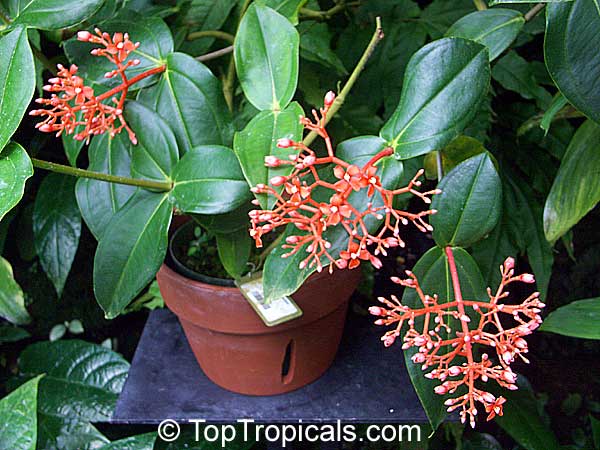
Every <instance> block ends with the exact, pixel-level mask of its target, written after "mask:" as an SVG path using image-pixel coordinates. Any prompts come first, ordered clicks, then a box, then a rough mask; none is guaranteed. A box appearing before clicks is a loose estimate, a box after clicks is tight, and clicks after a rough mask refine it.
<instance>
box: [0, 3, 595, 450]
mask: <svg viewBox="0 0 600 450" xmlns="http://www.w3.org/2000/svg"><path fill="white" fill-rule="evenodd" d="M151 3H152V2H149V1H141V0H140V1H137V0H131V1H125V2H116V1H112V2H111V1H103V0H85V1H81V2H76V4H73V2H67V1H66V0H52V1H49V2H48V1H42V0H28V1H24V0H9V1H4V2H1V3H0V12H1V14H0V18H1V19H2V22H3V25H1V26H0V33H1V37H0V124H1V126H0V177H1V178H0V181H2V182H1V183H0V200H1V202H0V219H2V220H3V221H6V220H7V218H10V215H11V211H12V210H13V208H15V206H16V205H17V204H18V203H19V202H20V201H21V198H22V197H23V195H24V191H25V183H26V181H27V180H28V179H29V178H30V177H31V176H32V175H33V169H34V168H35V169H40V170H43V171H51V172H52V173H50V174H48V175H46V176H45V177H44V178H43V180H42V182H41V184H40V185H39V188H38V189H37V194H36V196H35V200H34V203H33V210H32V212H31V217H32V228H33V232H34V241H35V252H36V253H37V255H38V256H39V257H40V263H41V266H42V268H43V269H44V271H45V272H46V274H47V275H48V277H49V279H50V280H51V281H52V283H53V285H54V287H55V288H56V291H57V293H58V295H59V296H60V294H61V292H62V291H63V288H64V285H65V282H66V279H67V276H68V274H69V272H70V270H71V266H72V263H73V260H74V257H75V253H76V250H77V246H78V242H79V238H80V235H81V229H82V224H81V219H83V221H84V222H85V224H86V226H87V227H88V228H89V230H90V231H91V233H92V234H93V235H94V237H95V238H96V239H97V240H98V247H97V250H96V253H95V258H94V262H93V264H94V286H93V288H94V293H95V297H96V299H97V301H98V303H99V304H100V306H101V308H102V309H103V310H104V312H105V314H106V316H107V317H109V318H114V317H116V316H117V315H119V314H121V313H122V312H123V311H124V310H125V308H126V307H127V305H128V304H129V303H130V302H131V301H132V300H133V299H134V298H135V297H136V296H137V295H138V294H139V293H140V292H141V291H142V290H143V289H144V288H145V287H146V286H147V285H148V284H149V283H150V282H151V281H152V279H153V278H154V276H155V274H156V272H157V270H158V268H159V267H160V265H161V264H162V262H163V260H164V258H165V254H166V249H167V237H168V234H167V233H168V230H169V227H170V224H171V220H172V217H173V214H174V213H175V214H185V215H191V216H192V217H193V218H194V220H195V221H196V222H197V224H198V225H199V226H200V227H202V228H203V229H205V230H207V231H208V232H210V233H211V234H214V235H215V236H216V243H217V246H218V253H219V256H220V259H221V262H222V264H223V266H224V267H225V269H226V270H227V271H228V272H229V274H230V275H231V276H232V277H234V278H235V277H240V276H241V275H244V274H245V273H246V272H247V271H248V270H249V267H250V266H248V264H247V261H248V260H249V258H250V255H251V253H252V252H253V251H254V250H253V247H258V248H259V249H260V250H259V251H260V252H262V253H261V255H260V258H259V259H258V261H259V266H253V267H252V270H262V271H263V274H262V276H263V286H264V291H265V296H266V297H267V299H276V298H278V297H281V296H285V295H289V294H292V293H294V292H295V291H296V290H297V289H298V288H299V287H300V286H301V285H302V283H303V282H304V281H305V280H306V279H307V278H308V277H309V276H310V275H311V274H312V273H313V272H314V271H321V270H329V271H333V270H356V269H357V267H359V266H360V265H361V264H363V263H368V264H371V265H372V266H374V267H375V268H376V269H378V268H381V266H382V265H383V264H384V262H385V258H384V256H385V255H386V253H387V252H389V251H390V249H393V248H394V247H400V246H404V245H406V246H409V247H410V245H411V242H409V241H407V239H406V238H405V237H404V236H405V233H404V232H405V227H412V226H415V227H416V228H417V229H418V230H420V231H422V232H424V233H431V236H432V238H433V241H434V244H435V245H434V246H433V248H431V249H430V250H429V251H427V252H426V253H425V254H424V255H423V256H422V257H421V258H420V259H419V260H418V261H417V262H416V264H415V266H414V267H413V268H412V270H411V271H409V272H407V273H406V274H397V277H395V278H394V279H393V281H394V282H395V283H396V284H398V285H399V286H402V287H404V291H403V293H402V295H401V298H399V297H396V296H393V295H392V296H387V297H385V298H381V299H380V301H381V304H380V305H378V306H374V307H372V308H371V309H370V311H371V313H372V314H374V315H376V316H378V318H377V322H376V323H377V324H379V325H388V326H393V328H392V329H390V330H389V331H387V332H386V334H385V335H384V336H383V338H382V339H383V342H384V344H385V345H391V344H393V343H394V342H395V341H396V340H401V341H402V345H403V346H404V349H405V357H406V363H407V367H408V371H409V373H410V376H411V380H412V382H413V385H414V387H415V389H416V391H417V393H418V394H419V398H420V400H421V402H422V403H423V406H424V408H425V411H426V413H427V415H428V417H429V420H430V422H431V425H432V427H433V428H437V426H439V425H440V423H441V422H442V421H443V420H444V419H445V417H446V415H447V413H448V412H452V411H454V410H458V411H459V413H460V416H461V418H462V419H463V421H469V422H470V423H471V424H474V422H475V417H476V415H477V404H478V403H481V404H482V405H483V406H484V408H483V410H482V411H481V412H482V413H483V411H484V410H485V412H486V413H487V416H488V418H489V419H492V418H494V417H496V418H498V420H499V423H500V424H501V425H503V426H505V427H506V428H507V429H509V430H512V431H511V433H512V434H513V436H514V437H515V439H517V440H519V441H520V442H521V443H523V445H524V446H526V447H527V448H553V447H554V446H555V444H556V442H555V440H554V438H553V436H552V434H551V433H546V432H545V431H544V430H545V428H544V425H543V423H542V422H541V421H540V420H538V419H532V420H531V421H529V422H528V424H525V425H524V424H523V423H518V424H517V425H515V422H518V421H515V420H514V415H513V416H511V414H510V412H509V411H510V407H507V408H506V409H505V410H504V411H503V404H504V403H505V401H506V400H507V399H508V401H509V404H510V402H511V401H512V400H515V402H516V403H517V404H518V401H519V400H518V397H515V396H514V393H512V391H513V390H516V389H517V387H518V386H519V387H521V386H523V385H522V384H520V381H519V378H520V377H518V375H517V374H516V372H514V371H513V369H512V368H511V367H510V365H511V363H513V362H514V360H516V359H523V360H524V359H526V356H525V354H526V353H527V351H528V347H527V343H526V342H525V340H524V338H523V337H524V336H526V335H529V334H530V333H531V332H532V331H533V330H535V329H537V328H538V327H539V325H540V323H541V318H540V314H541V308H543V307H544V306H545V305H544V302H545V301H546V297H547V295H548V291H549V289H548V286H549V280H550V275H551V270H552V264H553V258H554V256H553V252H552V248H553V246H554V245H557V246H561V245H562V246H564V247H565V248H567V249H569V250H571V246H572V235H571V233H570V229H571V227H573V226H574V225H575V224H577V223H578V222H579V221H580V220H581V219H582V218H583V217H584V216H585V215H586V214H587V213H588V212H589V211H590V210H591V209H592V208H593V207H594V206H595V205H596V204H597V202H598V200H600V196H599V194H598V192H599V189H598V183H597V182H596V178H597V177H596V172H597V165H598V163H597V159H598V158H597V156H596V153H597V152H596V150H597V146H598V144H597V143H598V142H599V141H600V139H598V138H599V135H600V128H599V126H600V125H598V121H599V118H600V106H599V105H600V100H599V97H598V95H599V93H598V92H599V91H598V89H596V86H597V80H598V79H599V76H600V73H599V69H598V68H599V67H600V63H599V59H598V58H600V56H599V54H598V52H597V51H596V49H597V48H598V47H599V46H600V41H599V39H600V38H599V36H600V35H598V33H597V32H596V30H597V29H598V28H600V8H598V5H597V2H595V1H594V0H573V1H556V2H553V1H548V2H544V3H540V4H537V5H527V3H528V2H526V1H516V0H512V1H511V2H508V1H507V2H503V1H494V2H489V3H490V5H486V4H485V3H484V2H483V1H481V0H477V1H475V2H472V1H470V0H464V1H463V0H460V1H452V2H445V1H443V0H436V1H433V2H421V3H427V6H426V7H424V8H421V7H420V6H419V5H417V3H415V2H412V1H401V2H400V1H399V2H389V4H386V2H380V1H373V2H363V3H364V4H363V5H357V4H355V2H345V1H336V2H333V3H332V4H329V3H330V2H322V3H327V6H328V8H321V6H322V5H320V4H319V3H318V2H316V1H314V0H311V1H306V0H304V1H302V0H297V1H277V0H255V1H245V2H236V1H229V0H228V1H223V2H219V5H218V8H217V5H216V3H215V4H214V5H213V4H212V2H202V1H177V2H172V3H173V4H172V5H168V6H165V5H153V9H148V7H149V6H152V5H151ZM356 3H360V2H356ZM48 4H50V7H48ZM497 4H500V5H499V6H497ZM211 5H212V6H211ZM421 6H423V5H421ZM211 7H214V14H209V11H212V10H211V9H210V8H211ZM203 8H204V9H203ZM342 13H344V14H348V24H347V26H346V27H345V28H344V27H341V28H340V29H339V30H338V29H335V30H334V29H333V28H330V27H328V25H326V24H325V23H324V21H327V20H330V19H332V17H335V16H336V15H337V16H338V17H339V15H341V14H342ZM379 14H381V15H383V23H382V22H381V21H380V20H379V19H378V20H377V21H376V20H375V16H377V15H379ZM544 15H545V23H544ZM300 19H302V20H300ZM334 31H335V32H337V31H339V35H336V36H335V38H334ZM543 33H544V42H543V57H544V63H542V62H541V61H534V60H528V59H526V58H525V57H528V52H529V51H530V47H535V45H536V44H538V45H542V44H541V43H540V42H539V38H540V37H541V35H542V34H543ZM384 35H385V36H384ZM42 37H43V39H42ZM215 40H217V41H216V42H219V43H221V42H225V43H226V44H227V46H226V47H219V48H218V49H216V50H214V49H213V47H214V45H213V44H214V42H215ZM332 41H333V42H335V44H336V48H335V51H334V50H333V49H332V48H331V42H332ZM42 42H44V43H47V42H54V43H56V42H58V43H60V44H61V46H62V48H63V49H64V56H62V55H61V56H60V57H59V58H58V60H57V61H49V60H48V58H46V57H45V56H44V51H43V50H45V49H44V47H43V46H42V44H41V43H42ZM46 45H47V44H46ZM523 46H526V50H527V51H522V49H523ZM540 49H541V47H540ZM211 50H212V51H211ZM524 56H525V57H524ZM55 62H58V63H59V64H58V65H56V64H54V63H55ZM209 66H210V67H211V68H212V69H213V70H211V69H209ZM317 66H318V67H320V68H321V70H320V71H318V70H314V69H315V67H317ZM352 67H354V69H353V70H352V71H351V72H349V71H348V70H347V69H349V68H352ZM45 72H51V73H52V75H51V76H49V77H45V78H47V79H48V81H47V83H46V84H44V83H42V82H41V78H42V74H44V75H46V73H45ZM342 82H343V84H342ZM36 86H37V87H38V91H39V92H38V95H35V96H36V97H39V98H38V99H37V100H36V103H37V104H36V105H30V104H31V100H32V98H33V97H34V93H35V90H36ZM502 95H514V96H515V98H518V100H515V101H514V102H513V103H511V104H510V105H506V104H499V103H498V101H497V98H504V97H501V96H502ZM301 105H303V106H304V107H307V108H309V109H307V110H306V111H305V110H304V109H303V106H301ZM312 106H314V107H315V110H310V108H311V107H312ZM27 112H29V114H30V115H31V116H33V119H35V120H36V121H37V122H36V124H35V125H34V124H33V123H31V122H29V121H28V120H24V119H23V118H24V117H26V116H25V114H26V113H27ZM492 112H493V114H492ZM569 120H570V121H569ZM584 120H585V121H584ZM330 121H331V122H330ZM34 127H35V128H37V130H38V131H39V132H41V133H39V134H38V136H43V135H42V133H49V134H51V135H54V136H56V137H57V138H60V142H61V143H62V149H63V150H64V155H63V154H54V155H51V156H52V157H50V158H45V159H42V158H41V157H40V155H39V154H38V153H42V152H39V151H38V150H39V148H38V145H37V144H36V140H35V139H41V137H37V138H34V139H33V140H32V139H28V136H30V135H31V134H32V133H33V132H34ZM326 127H327V128H326ZM575 127H578V128H577V129H576V131H575ZM18 128H19V132H18V133H16V134H15V132H16V131H17V129H18ZM499 130H500V131H499ZM506 130H510V131H506ZM305 131H307V132H306V133H305ZM501 131H502V132H501ZM506 136H509V137H508V138H507V137H506ZM317 137H318V138H320V140H319V141H315V139H316V138H317ZM25 141H28V142H29V143H30V146H31V148H27V149H25V148H24V147H23V146H21V145H20V144H19V142H25ZM56 147H57V148H60V146H56ZM56 161H62V162H56ZM65 161H66V162H67V163H64V162H65ZM82 161H84V162H87V167H86V168H83V167H80V166H82ZM409 197H412V199H413V200H414V201H411V203H410V204H408V198H409ZM407 205H409V206H407ZM271 236H273V238H272V240H270V241H267V239H270V238H271ZM263 241H264V245H263ZM561 248H562V247H561ZM517 255H523V256H526V259H527V262H528V265H529V267H530V268H531V271H532V272H533V274H528V273H523V272H525V271H526V270H527V269H526V267H525V265H524V267H523V270H519V273H521V274H520V275H518V274H517V272H516V270H515V267H516V265H517V262H516V261H515V259H514V257H516V256H517ZM0 262H1V264H0V277H1V278H0V279H2V280H3V283H2V287H1V288H0V296H1V298H0V306H1V309H0V313H1V315H2V317H4V318H6V319H8V320H9V321H11V322H13V323H16V324H25V323H27V322H28V321H29V320H30V317H29V313H28V312H27V310H26V309H25V306H24V299H23V295H22V292H20V288H19V286H18V285H17V283H16V282H15V281H14V278H13V274H12V270H11V267H10V264H9V263H8V262H7V261H5V260H1V261H0ZM523 262H524V261H523ZM498 268H500V269H499V270H498ZM534 275H535V277H534ZM520 282H522V283H525V289H524V290H523V289H521V288H522V287H523V286H521V288H519V290H518V293H519V295H521V294H523V295H524V300H523V301H522V302H521V303H517V304H515V303H514V302H513V303H511V302H510V301H507V300H505V299H506V297H507V295H508V292H507V290H506V288H507V287H508V286H509V285H510V287H511V289H513V286H515V285H517V283H520ZM534 282H535V283H537V291H535V292H534V291H533V290H532V289H531V290H530V291H528V290H527V285H530V284H532V283H534ZM487 286H490V287H492V289H490V288H488V289H487V290H486V287H487ZM522 291H523V292H524V293H523V292H522ZM594 311H597V301H596V300H595V299H590V300H583V301H582V302H577V303H576V304H573V305H569V306H566V307H564V308H561V311H557V312H556V313H554V314H552V315H551V316H550V318H549V320H548V321H547V324H548V325H544V326H542V329H544V328H546V329H547V330H548V331H554V332H562V333H565V334H569V335H577V336H580V337H595V338H598V335H597V330H596V331H594V330H593V329H592V327H589V329H588V328H586V327H585V326H583V327H574V326H573V324H572V320H574V319H572V318H574V317H575V318H577V320H578V321H582V322H583V323H585V321H586V320H589V314H591V313H593V312H594ZM596 314H597V312H596ZM564 317H567V318H568V320H565V319H564ZM586 318H587V319H586ZM559 319H560V320H559ZM561 323H562V324H561ZM36 382H37V381H33V382H32V384H31V385H29V387H31V388H32V387H33V386H34V385H35V383H36ZM475 382H477V384H476V383H475ZM42 383H43V381H42ZM498 388H500V389H498ZM503 412H504V413H505V414H504V416H502V413H503ZM532 414H533V413H532ZM500 416H502V417H500ZM536 417H537V416H536ZM521 422H523V421H521ZM528 426H529V427H530V428H527V427H528ZM515 430H516V431H515ZM540 430H542V431H541V432H540ZM532 441H535V442H534V443H533V444H532V443H531V442H532Z"/></svg>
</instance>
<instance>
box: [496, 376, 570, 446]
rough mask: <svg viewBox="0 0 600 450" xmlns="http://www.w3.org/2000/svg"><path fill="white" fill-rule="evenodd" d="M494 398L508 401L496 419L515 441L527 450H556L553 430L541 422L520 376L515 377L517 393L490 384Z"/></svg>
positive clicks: (534, 403) (526, 383)
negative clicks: (499, 397) (501, 413)
mask: <svg viewBox="0 0 600 450" xmlns="http://www.w3.org/2000/svg"><path fill="white" fill-rule="evenodd" d="M492 386H493V388H494V390H493V391H492V392H494V391H496V395H502V396H503V397H505V398H506V400H507V402H506V404H505V405H504V414H503V415H502V416H496V423H498V425H500V426H501V427H502V428H503V429H504V431H506V432H507V433H508V434H509V435H510V436H511V437H512V438H513V439H514V440H515V441H517V442H518V443H519V444H520V445H521V446H523V448H525V449H526V450H548V449H558V448H560V445H559V443H558V441H557V439H556V436H555V435H554V433H553V432H552V430H551V429H550V428H549V427H548V426H547V425H546V424H545V423H544V420H543V419H542V417H541V416H540V414H539V412H538V406H537V401H536V398H535V394H534V392H533V390H532V389H531V385H530V384H529V382H528V381H527V379H526V378H525V377H523V375H519V376H518V378H517V386H518V387H519V389H518V390H516V391H509V390H506V389H502V390H501V389H500V388H498V387H497V386H496V385H492Z"/></svg>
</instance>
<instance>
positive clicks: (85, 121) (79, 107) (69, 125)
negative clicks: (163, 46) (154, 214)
mask: <svg viewBox="0 0 600 450" xmlns="http://www.w3.org/2000/svg"><path fill="white" fill-rule="evenodd" d="M94 31H95V34H92V33H90V32H89V31H80V32H79V33H77V39H78V40H79V41H82V42H89V43H92V44H98V45H101V46H102V47H100V48H95V49H93V50H92V51H91V54H92V55H94V56H102V57H105V58H107V59H108V60H109V61H110V62H111V63H113V64H114V65H115V66H116V69H114V70H111V71H110V72H107V73H106V74H105V75H104V76H105V77H106V78H113V77H115V76H118V77H120V78H121V80H122V82H121V84H120V85H119V86H117V87H115V88H113V89H111V90H109V91H107V92H105V93H103V94H101V95H98V96H96V95H95V94H94V89H93V88H91V87H90V86H86V85H85V83H84V80H83V79H82V78H81V77H80V76H78V75H77V71H78V68H77V66H76V65H75V64H72V65H71V66H70V67H69V68H66V67H64V66H62V65H61V64H59V65H58V66H57V67H58V73H57V75H56V77H54V78H50V79H49V80H48V82H49V83H50V84H48V85H46V86H44V90H45V91H48V92H51V96H50V98H38V99H37V100H36V102H37V103H39V104H42V105H45V106H47V107H48V109H37V110H33V111H31V112H30V113H29V114H30V115H32V116H45V119H44V120H43V121H42V122H40V123H38V124H37V125H36V128H37V129H39V130H40V131H43V132H45V133H56V136H57V137H58V136H60V135H61V134H62V133H66V134H74V138H75V139H77V140H86V141H89V139H90V137H92V136H93V135H96V134H102V133H105V132H107V131H108V132H109V133H110V135H111V136H113V137H114V136H115V135H116V134H117V133H120V132H121V131H122V130H123V129H125V130H127V133H128V135H129V139H130V140H131V141H132V142H133V143H134V144H136V143H137V139H136V137H135V133H134V132H133V130H131V128H130V127H129V126H128V125H127V122H126V121H125V118H124V117H123V107H124V104H125V99H126V97H127V91H128V89H129V87H130V86H131V85H133V84H135V83H137V82H138V81H140V80H142V79H144V78H146V77H148V76H150V75H153V74H155V73H160V72H163V71H164V70H165V67H164V66H160V67H156V68H154V69H150V70H148V71H146V72H144V73H142V74H140V75H137V76H136V77H133V78H131V79H129V78H128V77H127V75H126V73H125V71H126V70H127V69H128V68H130V67H132V66H137V65H138V64H140V60H139V59H132V60H130V61H126V60H127V58H128V57H129V55H130V53H131V52H133V51H135V50H136V49H137V48H138V47H139V45H140V43H139V42H135V43H134V42H132V41H131V40H130V38H129V35H128V34H127V33H114V34H113V35H112V36H111V35H110V34H108V33H105V32H102V31H101V30H99V29H98V28H96V29H95V30H94ZM108 99H110V100H111V101H112V103H113V105H110V104H107V103H103V101H104V100H108ZM77 113H81V117H80V118H78V117H77ZM78 127H83V129H82V130H81V131H77V129H78Z"/></svg>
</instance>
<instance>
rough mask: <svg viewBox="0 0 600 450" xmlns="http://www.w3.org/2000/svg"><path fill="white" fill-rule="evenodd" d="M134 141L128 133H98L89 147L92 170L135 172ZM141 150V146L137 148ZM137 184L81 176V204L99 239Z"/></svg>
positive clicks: (78, 195) (125, 175) (88, 222)
mask: <svg viewBox="0 0 600 450" xmlns="http://www.w3.org/2000/svg"><path fill="white" fill-rule="evenodd" d="M131 146H132V144H131V141H130V140H129V138H128V137H127V134H126V133H119V134H117V135H116V136H115V137H114V138H111V137H110V136H109V135H108V133H104V134H101V135H99V136H94V137H93V138H92V143H91V144H90V148H89V151H88V153H89V158H90V165H89V167H88V170H91V171H93V172H99V173H107V174H110V175H118V176H124V177H129V176H130V175H131V156H130V152H131ZM135 150H136V151H137V150H138V149H137V148H136V149H135ZM136 189H137V188H136V187H135V186H127V185H124V184H117V183H107V182H106V181H100V180H92V179H90V178H80V179H79V180H78V181H77V185H76V186H75V194H76V196H77V204H78V205H79V210H80V211H81V215H82V217H83V220H85V223H86V224H87V226H88V228H89V229H90V231H91V232H92V233H93V235H94V236H95V237H96V239H97V240H100V239H101V238H102V235H103V234H104V232H105V230H106V227H107V225H108V223H109V222H110V220H111V219H112V217H113V216H114V215H115V214H116V213H117V211H119V210H120V209H121V208H122V207H123V205H124V204H125V203H127V200H129V199H130V198H131V196H132V195H133V194H134V192H135V191H136Z"/></svg>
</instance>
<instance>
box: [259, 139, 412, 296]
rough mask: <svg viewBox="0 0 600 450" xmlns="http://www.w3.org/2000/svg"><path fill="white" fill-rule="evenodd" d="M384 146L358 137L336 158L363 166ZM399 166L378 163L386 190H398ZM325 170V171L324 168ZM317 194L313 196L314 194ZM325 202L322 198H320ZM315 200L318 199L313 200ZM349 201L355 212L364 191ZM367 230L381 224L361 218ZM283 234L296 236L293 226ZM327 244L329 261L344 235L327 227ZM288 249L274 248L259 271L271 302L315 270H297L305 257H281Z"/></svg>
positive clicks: (302, 254)
mask: <svg viewBox="0 0 600 450" xmlns="http://www.w3.org/2000/svg"><path fill="white" fill-rule="evenodd" d="M385 146H386V143H385V141H384V140H383V139H381V138H379V137H377V136H360V137H356V138H353V139H349V140H347V141H344V142H342V143H340V144H339V145H338V147H337V149H336V155H337V156H338V157H340V158H342V159H343V160H344V161H347V162H348V163H350V164H356V165H358V166H363V165H364V164H366V163H367V161H369V160H370V159H371V158H372V157H373V156H375V155H376V154H377V153H378V152H380V151H381V150H383V149H384V148H385ZM403 167H404V166H403V164H402V162H401V161H398V160H396V159H395V158H393V157H388V158H384V159H383V160H382V161H381V162H380V163H379V171H378V175H379V176H380V177H381V183H382V185H383V186H384V187H386V188H387V189H392V188H396V187H398V183H399V181H400V180H401V178H402V175H403ZM325 170H327V169H325ZM315 194H317V193H315ZM324 195H327V198H328V197H329V196H331V191H326V192H325V193H324ZM323 200H325V198H324V199H323ZM317 201H318V200H317ZM350 202H351V203H352V204H353V205H355V207H357V208H358V209H359V210H360V209H362V208H364V207H365V205H366V202H367V200H366V190H365V189H363V190H361V191H360V192H355V193H353V194H352V195H351V197H350ZM380 204H381V198H380V197H378V196H376V197H375V200H374V201H373V205H374V206H377V205H380ZM365 223H366V225H367V228H368V229H369V230H370V231H371V232H373V231H375V230H376V229H377V228H378V227H379V226H380V224H381V221H378V220H376V219H374V218H373V217H372V216H370V217H368V218H366V219H365ZM285 233H287V234H298V230H297V229H296V228H295V226H293V225H288V228H287V229H286V231H285ZM325 238H326V239H327V241H329V242H330V243H331V248H330V249H329V253H330V254H331V255H332V257H333V258H337V257H338V256H339V252H340V251H341V250H345V249H346V248H347V245H348V233H347V232H346V230H345V229H344V228H343V227H341V226H336V227H331V228H329V229H328V230H327V232H326V234H325ZM287 252H289V250H288V249H282V248H281V246H278V247H277V248H275V249H274V250H273V251H272V252H271V253H270V254H269V256H268V257H267V259H266V262H265V267H264V272H263V285H264V292H265V298H267V299H268V300H273V299H276V298H279V297H282V296H285V295H290V294H292V293H294V292H295V291H296V290H297V289H298V288H299V287H300V286H301V285H302V283H304V280H306V278H308V277H309V276H310V274H311V273H313V272H314V271H315V270H316V267H315V266H313V267H312V268H310V267H307V268H304V269H302V270H301V269H300V268H299V264H300V262H301V261H302V260H303V259H304V258H306V253H305V252H304V251H302V250H301V251H299V252H298V253H296V254H295V255H293V256H290V257H288V258H282V257H281V256H282V255H283V254H284V253H287ZM322 263H323V265H327V264H329V261H328V260H326V259H325V257H323V259H322Z"/></svg>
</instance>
